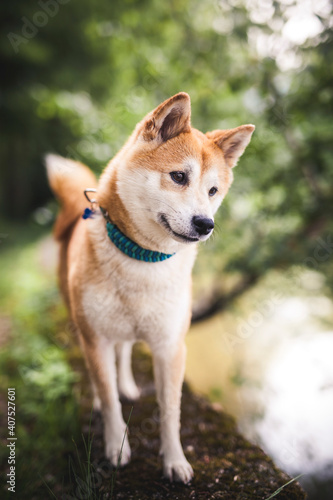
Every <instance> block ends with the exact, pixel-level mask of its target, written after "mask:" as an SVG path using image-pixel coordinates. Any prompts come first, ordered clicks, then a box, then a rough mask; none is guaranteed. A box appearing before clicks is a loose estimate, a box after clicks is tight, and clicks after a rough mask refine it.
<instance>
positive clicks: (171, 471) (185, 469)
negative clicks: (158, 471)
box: [163, 457, 193, 484]
mask: <svg viewBox="0 0 333 500" xmlns="http://www.w3.org/2000/svg"><path fill="white" fill-rule="evenodd" d="M163 473H164V477H166V478H168V479H169V480H170V481H178V482H181V483H185V484H187V483H189V482H190V481H191V479H192V478H193V469H192V467H191V466H190V464H189V463H188V461H187V460H186V458H185V457H184V458H181V459H180V460H174V461H168V460H165V461H164V464H163Z"/></svg>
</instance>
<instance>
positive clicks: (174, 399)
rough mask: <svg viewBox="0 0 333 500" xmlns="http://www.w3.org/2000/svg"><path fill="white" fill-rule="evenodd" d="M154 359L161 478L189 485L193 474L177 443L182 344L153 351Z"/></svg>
mask: <svg viewBox="0 0 333 500" xmlns="http://www.w3.org/2000/svg"><path fill="white" fill-rule="evenodd" d="M153 359H154V373H155V384H156V392H157V400H158V403H159V407H160V421H161V454H162V455H163V470H164V475H165V476H166V477H168V478H169V479H170V480H171V481H172V480H175V481H181V482H183V483H188V482H189V481H190V480H191V479H192V477H193V470H192V467H191V466H190V464H189V463H188V461H187V460H186V458H185V455H184V452H183V448H182V445H181V443H180V401H181V390H182V384H183V379H184V372H185V359H186V346H185V344H184V342H183V340H182V341H180V342H179V343H178V345H176V346H170V345H168V346H165V347H164V348H161V346H159V348H158V349H154V347H153Z"/></svg>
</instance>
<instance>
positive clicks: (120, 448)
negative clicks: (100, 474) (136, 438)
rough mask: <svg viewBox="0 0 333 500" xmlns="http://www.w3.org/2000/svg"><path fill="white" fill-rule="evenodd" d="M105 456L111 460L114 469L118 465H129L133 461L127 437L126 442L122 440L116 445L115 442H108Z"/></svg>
mask: <svg viewBox="0 0 333 500" xmlns="http://www.w3.org/2000/svg"><path fill="white" fill-rule="evenodd" d="M105 456H106V457H107V458H108V459H109V460H110V462H111V463H112V465H113V466H114V467H117V466H118V464H119V466H120V467H122V466H123V465H126V464H128V463H129V461H130V460H131V448H130V445H129V442H128V438H127V435H126V437H125V439H124V442H123V441H122V440H121V441H120V442H118V443H116V442H115V440H109V441H107V443H106V445H105Z"/></svg>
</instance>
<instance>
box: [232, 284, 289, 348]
mask: <svg viewBox="0 0 333 500" xmlns="http://www.w3.org/2000/svg"><path fill="white" fill-rule="evenodd" d="M283 300H284V296H283V294H282V293H278V292H273V293H272V294H271V295H270V297H269V298H268V299H266V300H264V301H263V302H262V303H261V304H260V305H259V307H257V309H256V310H255V311H253V312H252V313H250V314H249V316H248V317H247V319H246V320H242V321H241V322H240V323H239V325H238V327H237V329H236V332H235V333H228V332H226V333H225V334H224V335H223V338H224V341H225V343H226V346H227V349H228V350H229V351H230V352H232V351H233V350H234V349H235V347H236V346H238V345H240V344H243V343H244V342H245V341H246V340H247V339H249V338H250V337H251V336H252V335H253V334H254V333H255V332H256V330H257V328H259V327H260V326H261V325H262V324H263V322H264V321H265V320H266V319H267V318H268V317H269V316H270V315H271V314H273V312H274V310H275V309H276V307H277V305H279V304H281V303H282V302H283Z"/></svg>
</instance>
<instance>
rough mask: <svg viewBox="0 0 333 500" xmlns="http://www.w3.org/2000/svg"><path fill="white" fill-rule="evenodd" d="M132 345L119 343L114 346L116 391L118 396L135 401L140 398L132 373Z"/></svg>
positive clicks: (130, 343) (131, 343)
mask: <svg viewBox="0 0 333 500" xmlns="http://www.w3.org/2000/svg"><path fill="white" fill-rule="evenodd" d="M132 345H133V342H120V343H118V344H117V346H116V351H117V362H118V363H117V365H118V389H119V393H120V396H122V397H124V398H126V399H129V400H132V401H135V400H136V399H138V398H139V396H140V390H139V388H138V386H137V385H136V383H135V380H134V376H133V372H132Z"/></svg>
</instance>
